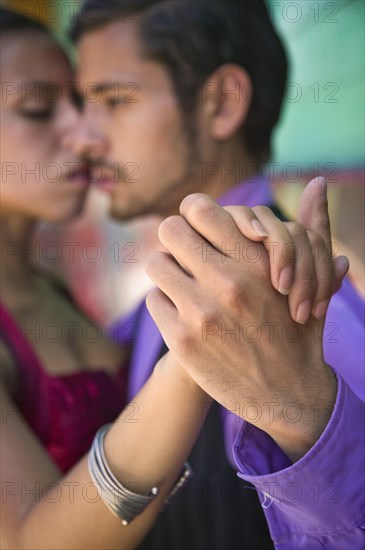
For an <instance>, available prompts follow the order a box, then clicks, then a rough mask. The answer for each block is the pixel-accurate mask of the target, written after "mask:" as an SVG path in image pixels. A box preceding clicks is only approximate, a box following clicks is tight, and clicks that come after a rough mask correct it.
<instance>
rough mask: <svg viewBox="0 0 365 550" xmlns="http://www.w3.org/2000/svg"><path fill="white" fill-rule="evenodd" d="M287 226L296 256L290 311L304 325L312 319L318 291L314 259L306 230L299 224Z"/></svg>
mask: <svg viewBox="0 0 365 550" xmlns="http://www.w3.org/2000/svg"><path fill="white" fill-rule="evenodd" d="M285 226H286V228H287V230H288V231H289V232H290V235H291V238H292V241H293V244H294V247H295V256H296V259H295V270H294V281H293V285H292V288H291V290H290V294H289V298H288V300H289V310H290V315H291V317H292V318H293V319H294V320H295V321H296V322H297V323H300V324H303V325H304V324H305V323H306V322H307V321H308V319H309V317H310V313H311V310H312V305H313V301H314V298H315V295H316V291H317V284H316V271H315V266H314V259H313V254H312V249H311V245H310V241H309V238H308V235H307V232H306V230H305V228H304V227H303V226H302V225H301V224H299V223H297V222H287V223H286V224H285Z"/></svg>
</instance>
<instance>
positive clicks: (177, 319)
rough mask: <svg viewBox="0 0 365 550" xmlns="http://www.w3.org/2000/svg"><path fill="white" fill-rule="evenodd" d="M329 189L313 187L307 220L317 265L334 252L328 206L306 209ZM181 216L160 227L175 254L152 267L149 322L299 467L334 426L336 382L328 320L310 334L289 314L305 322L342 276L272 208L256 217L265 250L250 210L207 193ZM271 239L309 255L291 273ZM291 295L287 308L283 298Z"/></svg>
mask: <svg viewBox="0 0 365 550" xmlns="http://www.w3.org/2000/svg"><path fill="white" fill-rule="evenodd" d="M321 188H322V182H321V181H318V180H316V183H314V184H313V183H311V187H310V188H309V191H307V193H306V194H305V196H304V201H303V204H304V206H303V204H302V213H301V216H302V217H303V221H304V222H306V223H307V227H306V229H308V230H311V231H313V229H314V231H313V238H315V240H316V242H318V251H319V261H318V260H317V261H318V263H319V264H322V263H323V261H324V258H328V255H329V254H330V252H329V249H328V245H329V243H330V233H329V222H328V213H327V202H326V200H322V201H319V202H318V201H317V203H316V206H315V208H316V209H317V210H319V212H317V214H316V216H314V217H312V215H311V214H310V208H308V203H309V199H310V198H311V197H312V198H313V196H316V195H317V196H318V193H319V192H322V191H321ZM180 211H181V214H182V216H173V217H170V218H168V219H167V220H165V221H164V222H162V224H161V225H160V229H159V236H160V240H161V242H162V244H164V246H165V247H166V248H167V250H168V251H169V252H170V253H171V254H168V253H163V252H158V253H155V254H153V255H152V257H151V258H150V261H149V264H148V266H147V271H148V274H149V275H150V277H151V278H152V279H153V280H154V282H155V283H156V284H157V286H158V287H159V288H156V289H154V290H152V291H151V292H150V294H149V295H148V298H147V305H148V308H149V310H150V312H151V315H152V317H153V318H154V320H155V321H156V323H157V325H158V327H159V328H160V330H161V332H162V334H163V336H164V338H165V340H166V343H167V345H168V346H169V347H170V348H171V349H172V350H173V352H174V354H175V355H176V356H177V358H178V360H179V361H180V362H181V364H182V366H183V367H184V368H185V369H186V370H187V372H188V373H189V374H190V375H191V377H192V378H193V379H194V380H195V381H196V382H197V383H198V384H199V385H200V386H201V387H202V388H203V389H204V390H205V391H206V392H207V393H208V394H210V395H211V396H212V397H213V398H214V399H216V400H217V401H219V402H220V403H221V404H222V405H224V406H226V407H227V408H228V409H229V410H232V411H233V412H235V414H237V415H239V416H241V417H242V418H245V419H246V420H248V421H249V422H252V423H254V424H255V425H256V426H258V427H259V428H261V429H263V430H265V431H266V432H267V433H268V434H270V435H271V436H272V437H273V438H274V439H275V440H276V442H277V443H278V444H279V445H280V446H281V447H282V448H283V450H284V451H285V452H286V453H287V454H288V456H290V458H292V460H296V459H298V458H299V457H300V456H302V455H303V454H305V452H307V450H308V449H309V448H310V447H311V446H312V445H313V443H314V442H315V441H316V439H317V438H318V437H319V435H320V434H321V432H322V431H323V428H324V426H325V425H326V423H327V421H328V418H329V416H330V414H331V411H332V407H333V402H334V399H335V396H336V379H335V376H334V374H333V373H332V371H331V369H330V368H329V367H328V366H327V365H326V364H325V363H324V361H323V354H322V334H323V321H318V320H316V319H314V318H313V317H311V318H310V320H309V322H308V323H307V324H305V325H303V326H302V325H299V324H297V323H295V322H293V320H292V318H291V316H290V311H292V313H293V315H294V316H295V317H296V319H297V320H298V321H300V322H301V323H305V322H306V317H307V318H308V316H309V314H310V312H311V310H312V311H313V308H314V310H315V311H317V309H318V303H321V302H323V300H328V299H329V297H330V295H331V292H332V290H333V289H334V288H335V286H338V284H340V282H339V280H340V278H341V275H339V274H338V273H339V271H337V272H336V271H335V270H333V269H332V263H331V267H330V268H328V266H325V267H323V265H318V266H315V263H316V262H315V261H314V259H313V254H312V252H311V243H313V238H312V237H308V235H307V232H306V230H305V229H304V227H302V226H301V225H300V224H296V225H289V226H288V225H287V224H285V225H284V224H282V223H281V222H279V221H278V220H276V218H275V219H274V217H272V215H271V214H270V213H269V212H268V211H267V210H265V209H260V208H258V209H253V211H252V212H253V213H254V216H255V217H256V218H257V220H258V221H259V222H260V223H261V225H262V226H263V227H264V233H265V235H264V234H262V235H261V236H259V235H257V234H256V237H255V238H256V240H258V241H260V240H261V239H262V240H263V241H264V244H263V243H261V242H255V243H254V242H253V241H252V240H248V239H247V238H246V237H245V236H244V234H243V233H247V232H248V231H247V224H246V221H245V222H242V219H246V218H247V217H248V218H249V217H250V216H251V214H250V212H248V211H245V216H246V218H244V216H240V214H242V211H238V210H237V209H226V210H225V209H223V208H221V207H220V206H218V205H217V204H216V203H215V202H214V201H213V200H212V199H210V198H209V197H207V196H205V195H190V196H189V197H187V198H186V199H184V201H183V202H182V204H181V210H180ZM318 220H320V224H317V226H315V225H316V222H317V221H318ZM326 220H327V221H326ZM264 223H265V225H264ZM311 225H312V226H313V225H314V226H315V227H314V228H313V227H310V226H311ZM250 227H252V225H250ZM253 227H255V224H253ZM283 227H285V231H284V230H283ZM256 228H257V224H256ZM266 234H267V235H268V236H267V237H266ZM250 237H251V239H252V235H250ZM269 239H272V241H271V242H278V243H279V246H278V249H279V251H283V250H284V246H285V245H286V244H287V243H288V242H290V239H291V240H292V241H293V242H295V243H297V244H300V249H301V250H302V251H303V253H302V254H301V255H300V256H299V254H296V257H295V256H293V257H291V259H290V261H289V262H287V259H286V258H285V259H284V263H285V262H287V264H286V265H283V262H282V259H281V258H280V254H279V259H275V258H274V261H272V262H271V263H270V259H269V255H268V253H267V250H265V246H266V249H267V248H268V244H269ZM286 250H289V247H288V246H287V247H286ZM287 265H289V266H290V267H291V269H293V276H292V279H291V280H290V277H287V279H286V283H287V287H288V288H285V289H284V292H282V293H280V292H278V291H277V290H275V288H279V286H280V284H281V280H280V276H278V273H282V270H283V269H284V268H285V267H286V266H287ZM273 266H275V267H273ZM270 267H271V270H270ZM275 270H276V272H275ZM342 271H345V269H344V268H343V269H342ZM335 273H336V277H337V279H336V277H335V275H334V274H335ZM270 277H271V279H270ZM322 279H323V281H322ZM271 280H272V281H273V285H274V287H275V288H273V285H272V283H271ZM295 289H297V290H296V294H295ZM280 290H281V291H283V289H282V288H280ZM288 290H289V301H288V297H287V296H286V295H283V294H287V291H288ZM303 296H304V297H305V300H304V301H307V305H306V306H305V311H304V313H303V311H301V309H302V310H303V307H302V308H300V307H299V308H298V307H297V305H296V304H297V303H298V302H299V303H300V304H301V303H303ZM290 301H291V302H290ZM308 301H310V305H309V306H308ZM289 307H290V309H289ZM308 308H309V309H308ZM298 311H299V317H298ZM320 313H321V315H320V316H321V317H322V316H323V311H321V312H320ZM253 411H254V412H255V414H253Z"/></svg>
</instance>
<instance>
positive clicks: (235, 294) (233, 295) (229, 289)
mask: <svg viewBox="0 0 365 550" xmlns="http://www.w3.org/2000/svg"><path fill="white" fill-rule="evenodd" d="M221 296H222V299H223V300H224V303H225V304H227V306H228V307H229V308H230V309H236V308H238V307H239V306H240V304H241V303H242V300H243V288H242V285H241V284H240V283H239V282H238V281H237V280H235V279H226V280H225V281H224V282H223V284H222V287H221Z"/></svg>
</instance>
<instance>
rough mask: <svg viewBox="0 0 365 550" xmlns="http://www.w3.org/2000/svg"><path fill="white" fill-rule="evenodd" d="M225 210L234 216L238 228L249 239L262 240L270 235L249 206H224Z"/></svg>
mask: <svg viewBox="0 0 365 550" xmlns="http://www.w3.org/2000/svg"><path fill="white" fill-rule="evenodd" d="M223 210H225V211H226V212H228V213H229V214H230V215H231V216H232V218H233V219H234V222H235V224H236V225H237V227H238V229H239V230H240V231H241V233H242V235H244V236H245V237H247V239H250V240H251V241H262V240H263V239H264V238H265V237H269V234H268V232H267V230H266V229H265V227H264V226H263V225H262V223H260V221H259V220H258V219H257V216H256V215H255V213H254V212H253V211H252V210H251V208H249V207H248V206H224V207H223Z"/></svg>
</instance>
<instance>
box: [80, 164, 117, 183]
mask: <svg viewBox="0 0 365 550" xmlns="http://www.w3.org/2000/svg"><path fill="white" fill-rule="evenodd" d="M87 164H88V167H89V170H90V175H91V182H92V183H97V182H98V181H99V180H101V179H104V178H106V179H110V180H112V181H114V182H115V183H122V182H123V181H124V180H125V178H126V171H125V169H124V167H123V165H121V164H119V162H108V161H106V160H104V159H100V160H94V159H93V160H90V159H88V160H87Z"/></svg>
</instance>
